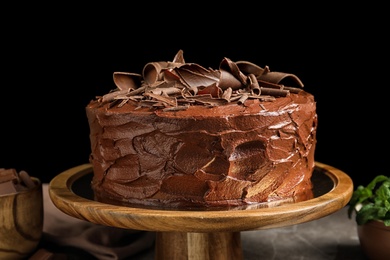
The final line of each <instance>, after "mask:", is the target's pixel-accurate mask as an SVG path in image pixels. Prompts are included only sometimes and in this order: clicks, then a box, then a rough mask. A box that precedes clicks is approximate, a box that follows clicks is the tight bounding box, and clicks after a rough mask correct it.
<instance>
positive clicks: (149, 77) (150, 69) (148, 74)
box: [142, 61, 168, 86]
mask: <svg viewBox="0 0 390 260" xmlns="http://www.w3.org/2000/svg"><path fill="white" fill-rule="evenodd" d="M167 67H168V62H166V61H160V62H149V63H147V64H146V65H145V66H144V69H143V70H142V75H143V77H144V80H145V82H146V83H147V84H149V85H151V86H152V85H153V84H155V83H156V82H157V81H160V80H162V79H163V73H162V71H163V70H164V69H166V68H167Z"/></svg>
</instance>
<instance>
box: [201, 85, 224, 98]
mask: <svg viewBox="0 0 390 260" xmlns="http://www.w3.org/2000/svg"><path fill="white" fill-rule="evenodd" d="M198 94H199V95H205V94H210V95H211V96H212V97H213V98H219V97H221V95H222V94H223V91H222V89H221V88H220V87H218V86H217V85H216V84H213V85H210V86H208V87H206V88H204V89H201V90H199V91H198Z"/></svg>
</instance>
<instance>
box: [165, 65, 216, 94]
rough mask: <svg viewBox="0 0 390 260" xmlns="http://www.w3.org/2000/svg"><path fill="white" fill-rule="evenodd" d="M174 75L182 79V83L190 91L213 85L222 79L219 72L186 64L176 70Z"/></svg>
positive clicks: (173, 71)
mask: <svg viewBox="0 0 390 260" xmlns="http://www.w3.org/2000/svg"><path fill="white" fill-rule="evenodd" d="M172 73H175V74H176V75H177V76H178V77H179V78H180V82H181V83H182V84H183V85H184V86H186V87H188V88H189V89H192V88H194V87H196V88H197V87H207V86H210V85H213V84H215V83H216V82H218V80H219V77H220V75H219V74H220V73H219V71H217V70H208V69H206V68H204V67H202V66H200V65H198V64H185V65H183V66H181V67H177V68H174V69H173V70H172Z"/></svg>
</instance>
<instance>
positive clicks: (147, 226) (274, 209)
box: [49, 162, 353, 260]
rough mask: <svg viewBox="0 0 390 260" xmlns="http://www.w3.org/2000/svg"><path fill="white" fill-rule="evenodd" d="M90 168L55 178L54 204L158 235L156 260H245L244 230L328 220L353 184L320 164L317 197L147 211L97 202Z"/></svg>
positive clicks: (76, 213) (73, 213) (78, 214)
mask: <svg viewBox="0 0 390 260" xmlns="http://www.w3.org/2000/svg"><path fill="white" fill-rule="evenodd" d="M92 176H93V171H92V166H91V165H90V164H83V165H80V166H77V167H74V168H71V169H69V170H67V171H64V172H62V173H60V174H59V175H57V176H56V177H54V178H53V179H52V181H51V182H50V184H49V195H50V198H51V200H52V201H53V204H54V205H55V206H56V207H57V208H58V209H60V210H61V211H63V212H64V213H66V214H68V215H70V216H73V217H76V218H79V219H82V220H86V221H89V222H92V223H96V224H100V225H106V226H113V227H119V228H127V229H135V230H145V231H154V232H156V245H155V259H156V260H160V259H173V260H175V259H180V260H181V259H192V260H195V259H202V260H204V259H223V260H226V259H234V260H239V259H243V253H242V248H241V234H240V232H241V231H249V230H259V229H269V228H276V227H284V226H289V225H294V224H300V223H304V222H308V221H312V220H315V219H319V218H322V217H325V216H327V215H329V214H332V213H334V212H336V211H338V210H340V209H341V208H343V207H344V206H345V205H347V203H348V202H349V200H350V199H351V196H352V192H353V182H352V180H351V178H350V177H349V176H348V175H347V174H345V173H344V172H342V171H340V170H338V169H336V168H334V167H332V166H329V165H326V164H323V163H320V162H316V167H315V170H314V172H313V176H312V182H313V186H314V187H313V193H314V198H313V199H310V200H306V201H301V202H295V203H286V204H281V205H271V204H270V205H268V207H267V205H265V206H264V205H262V206H261V207H260V208H246V209H228V210H181V211H179V210H167V209H146V208H141V207H128V206H120V205H113V204H105V203H101V202H98V201H95V200H94V199H93V192H92V190H91V187H90V183H91V179H92Z"/></svg>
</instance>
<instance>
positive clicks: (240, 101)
mask: <svg viewBox="0 0 390 260" xmlns="http://www.w3.org/2000/svg"><path fill="white" fill-rule="evenodd" d="M248 97H249V96H248V94H243V95H242V96H241V97H240V99H239V100H238V101H237V103H238V104H240V105H242V104H244V103H245V100H247V99H248Z"/></svg>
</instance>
